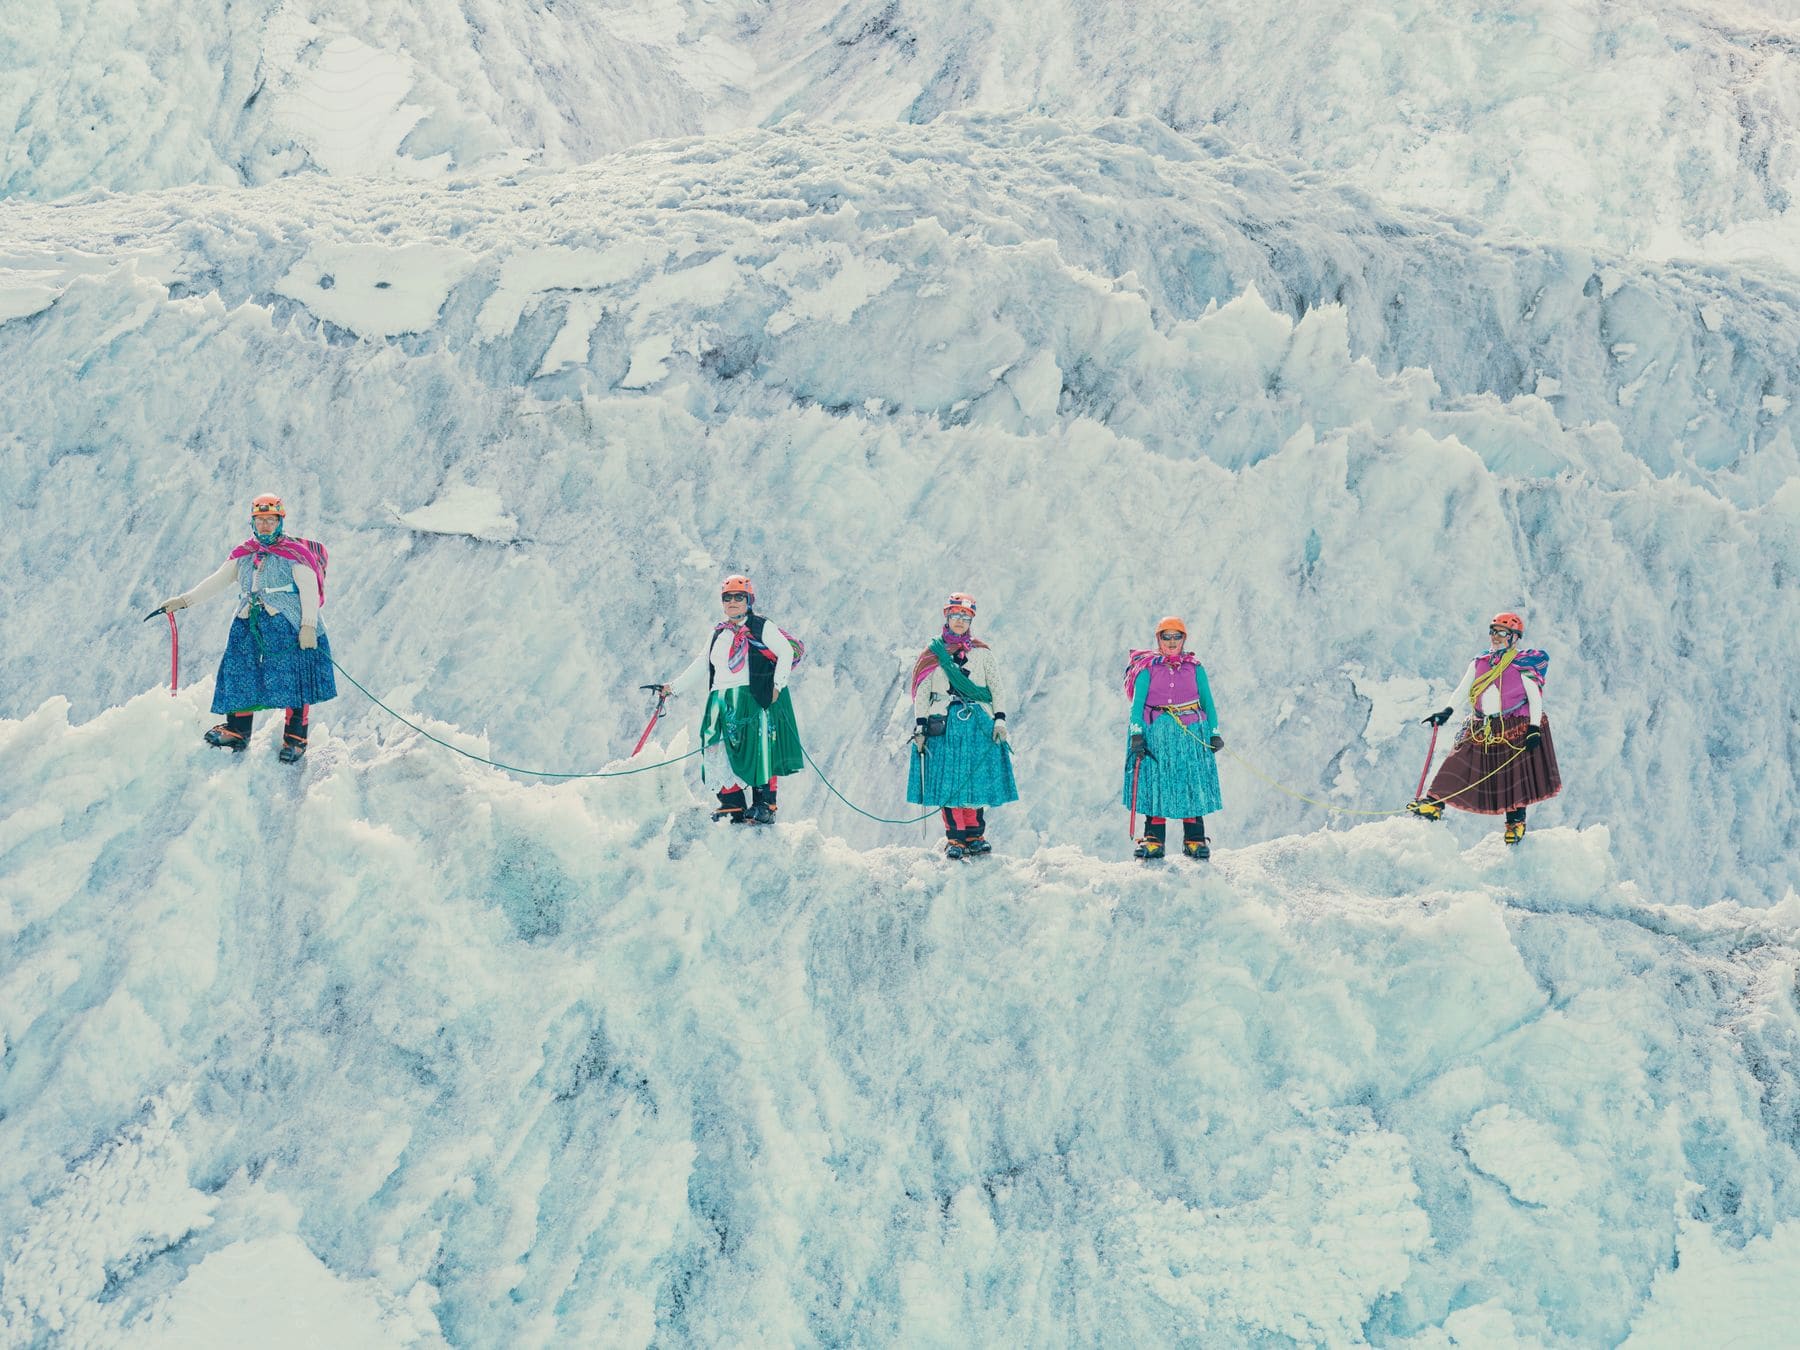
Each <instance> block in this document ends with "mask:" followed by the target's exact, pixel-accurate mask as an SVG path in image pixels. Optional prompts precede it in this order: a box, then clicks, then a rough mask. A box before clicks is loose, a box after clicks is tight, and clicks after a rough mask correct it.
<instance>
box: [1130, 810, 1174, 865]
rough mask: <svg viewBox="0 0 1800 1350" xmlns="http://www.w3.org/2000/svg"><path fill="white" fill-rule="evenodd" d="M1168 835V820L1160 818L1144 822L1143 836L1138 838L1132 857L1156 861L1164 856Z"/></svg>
mask: <svg viewBox="0 0 1800 1350" xmlns="http://www.w3.org/2000/svg"><path fill="white" fill-rule="evenodd" d="M1168 837H1169V822H1168V821H1166V820H1162V819H1160V818H1159V819H1155V820H1146V821H1145V822H1144V837H1143V838H1142V839H1140V840H1138V846H1137V848H1136V849H1135V850H1134V851H1133V853H1132V855H1131V856H1132V857H1134V858H1143V859H1145V860H1147V861H1152V862H1154V861H1156V860H1157V859H1159V858H1161V857H1163V856H1164V847H1165V845H1166V844H1167V841H1168Z"/></svg>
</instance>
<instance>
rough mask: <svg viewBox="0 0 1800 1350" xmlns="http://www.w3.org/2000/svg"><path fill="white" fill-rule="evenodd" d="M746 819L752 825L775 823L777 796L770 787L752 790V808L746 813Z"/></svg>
mask: <svg viewBox="0 0 1800 1350" xmlns="http://www.w3.org/2000/svg"><path fill="white" fill-rule="evenodd" d="M744 819H745V820H746V821H748V822H749V823H750V824H752V825H773V824H774V823H775V796H774V794H773V793H771V792H770V791H769V789H768V788H766V787H759V788H752V789H751V790H750V809H749V810H748V811H746V812H745V813H744Z"/></svg>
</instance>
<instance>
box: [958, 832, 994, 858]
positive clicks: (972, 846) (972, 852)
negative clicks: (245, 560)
mask: <svg viewBox="0 0 1800 1350" xmlns="http://www.w3.org/2000/svg"><path fill="white" fill-rule="evenodd" d="M963 851H964V852H965V853H967V854H968V855H969V856H970V857H971V858H979V857H980V856H981V855H982V854H984V853H992V852H993V851H994V846H993V845H992V844H990V843H988V841H987V840H986V839H984V838H982V837H981V836H980V835H976V836H975V837H974V838H973V839H965V840H964V841H963Z"/></svg>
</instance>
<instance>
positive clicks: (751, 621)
mask: <svg viewBox="0 0 1800 1350" xmlns="http://www.w3.org/2000/svg"><path fill="white" fill-rule="evenodd" d="M766 623H768V620H767V619H765V618H763V616H762V615H760V614H758V613H756V612H754V611H752V612H751V613H749V614H746V615H745V616H744V627H745V628H748V629H749V630H750V652H749V654H748V655H747V656H746V657H745V658H744V659H745V660H746V661H748V662H749V675H750V697H751V698H753V699H755V700H756V702H757V705H758V706H759V707H763V708H769V707H773V706H774V704H775V661H774V656H775V653H774V652H772V651H770V650H769V648H768V646H767V645H766V644H765V643H764V642H763V625H764V624H766ZM776 631H777V632H780V631H781V630H780V629H777V630H776ZM718 640H719V635H718V634H717V633H714V634H713V641H714V642H717V641H718ZM782 641H783V642H785V641H787V639H786V638H785V637H784V638H783V639H782ZM712 687H713V668H712V648H711V647H710V646H709V647H708V648H707V653H706V688H707V690H708V692H710V691H711V690H712Z"/></svg>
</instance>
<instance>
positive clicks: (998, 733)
mask: <svg viewBox="0 0 1800 1350" xmlns="http://www.w3.org/2000/svg"><path fill="white" fill-rule="evenodd" d="M994 744H995V745H1005V744H1006V723H1004V722H1001V721H998V720H996V721H995V722H994Z"/></svg>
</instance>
